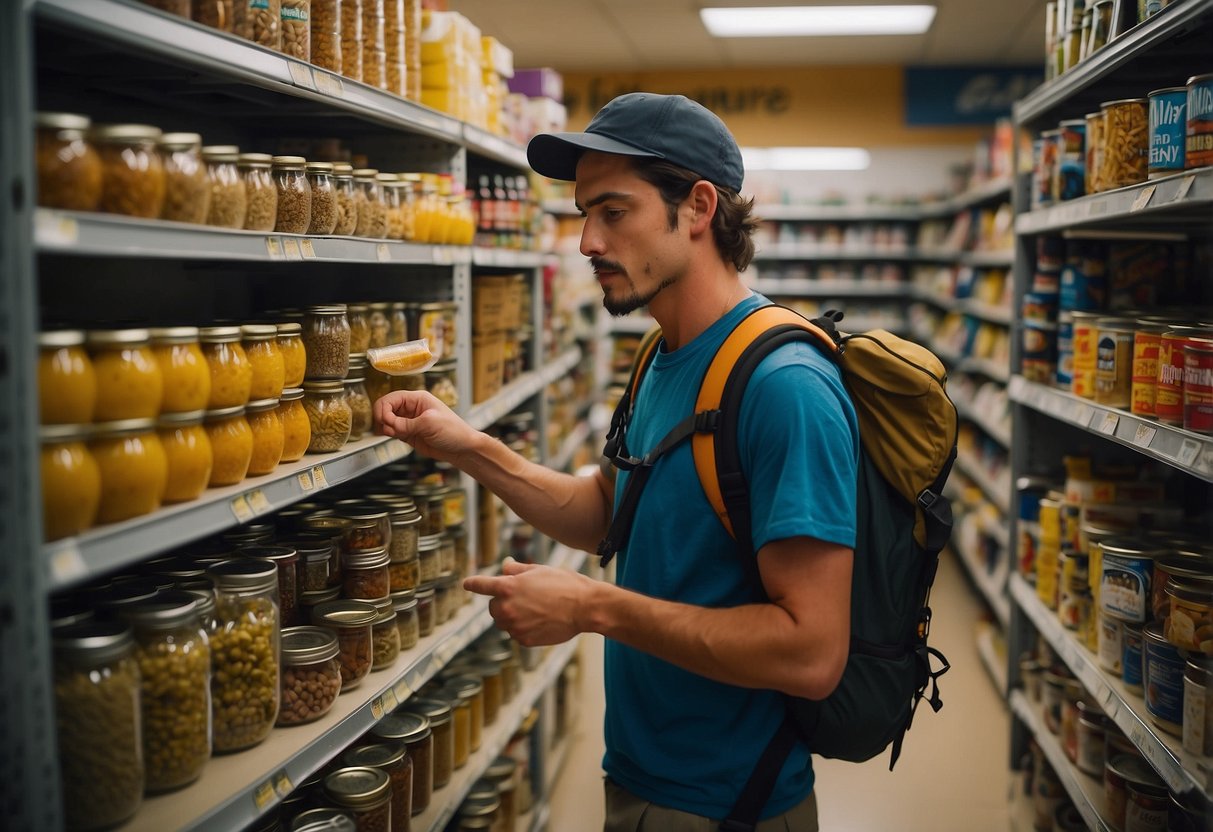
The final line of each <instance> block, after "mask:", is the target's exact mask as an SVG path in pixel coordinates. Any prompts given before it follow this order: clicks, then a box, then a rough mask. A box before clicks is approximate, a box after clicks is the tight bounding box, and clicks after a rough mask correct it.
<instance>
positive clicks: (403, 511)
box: [388, 502, 421, 528]
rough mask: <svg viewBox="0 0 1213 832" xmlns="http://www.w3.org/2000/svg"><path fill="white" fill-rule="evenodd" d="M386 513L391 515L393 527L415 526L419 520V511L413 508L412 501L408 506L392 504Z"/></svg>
mask: <svg viewBox="0 0 1213 832" xmlns="http://www.w3.org/2000/svg"><path fill="white" fill-rule="evenodd" d="M388 514H389V516H390V517H391V523H392V527H393V528H395V527H396V526H415V525H417V524H418V523H420V522H421V512H419V511H418V510H417V509H416V508H414V506H413V504H412V502H410V503H409V505H408V506H403V505H398V506H392V509H391V511H390V512H388Z"/></svg>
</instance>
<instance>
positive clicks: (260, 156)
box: [236, 153, 274, 168]
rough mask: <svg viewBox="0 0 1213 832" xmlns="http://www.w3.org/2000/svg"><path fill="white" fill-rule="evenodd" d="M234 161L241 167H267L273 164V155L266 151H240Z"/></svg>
mask: <svg viewBox="0 0 1213 832" xmlns="http://www.w3.org/2000/svg"><path fill="white" fill-rule="evenodd" d="M236 161H237V163H239V164H240V166H241V167H249V168H268V167H269V166H270V165H271V164H273V161H274V157H273V156H271V155H270V154H268V153H241V154H240V155H239V156H237V157H236Z"/></svg>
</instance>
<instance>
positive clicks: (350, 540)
mask: <svg viewBox="0 0 1213 832" xmlns="http://www.w3.org/2000/svg"><path fill="white" fill-rule="evenodd" d="M334 510H335V511H336V513H337V514H338V516H340V517H344V518H346V519H347V520H349V521H350V525H349V527H348V528H347V530H346V535H345V548H346V551H349V552H365V551H379V550H380V549H382V550H384V551H387V549H388V547H389V546H391V543H392V525H391V520H390V519H389V518H388V512H387V509H386V508H384V507H383V506H382V505H380V504H378V503H375V502H373V501H370V500H364V499H362V498H351V499H347V500H338V501H337V502H336V504H335V505H334Z"/></svg>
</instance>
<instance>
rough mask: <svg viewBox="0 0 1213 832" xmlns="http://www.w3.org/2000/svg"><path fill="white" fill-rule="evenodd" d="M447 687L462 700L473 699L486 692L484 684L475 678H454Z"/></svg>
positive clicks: (447, 682)
mask: <svg viewBox="0 0 1213 832" xmlns="http://www.w3.org/2000/svg"><path fill="white" fill-rule="evenodd" d="M446 687H447V689H448V690H450V691H451V693H453V694H454V695H455V696H457V697H459V698H460V699H472V698H474V697H476V696H479V695H480V694H481V693H482V692H483V691H484V682H482V681H481V680H480V679H478V678H476V677H475V676H452V677H451V678H450V679H447V681H446Z"/></svg>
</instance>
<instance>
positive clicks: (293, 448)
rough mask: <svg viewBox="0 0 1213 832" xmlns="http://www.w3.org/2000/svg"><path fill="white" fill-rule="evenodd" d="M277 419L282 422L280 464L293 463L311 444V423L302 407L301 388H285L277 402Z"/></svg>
mask: <svg viewBox="0 0 1213 832" xmlns="http://www.w3.org/2000/svg"><path fill="white" fill-rule="evenodd" d="M277 414H278V419H279V421H280V422H282V459H281V460H280V461H281V462H294V461H295V460H297V459H299V458H301V457H302V456H303V455H304V454H305V453H307V448H308V445H310V444H311V443H312V423H311V420H310V419H308V415H307V410H306V409H305V408H304V406H303V388H302V387H287V388H286V389H285V390H283V391H282V398H280V399H279V400H278V410H277Z"/></svg>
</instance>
